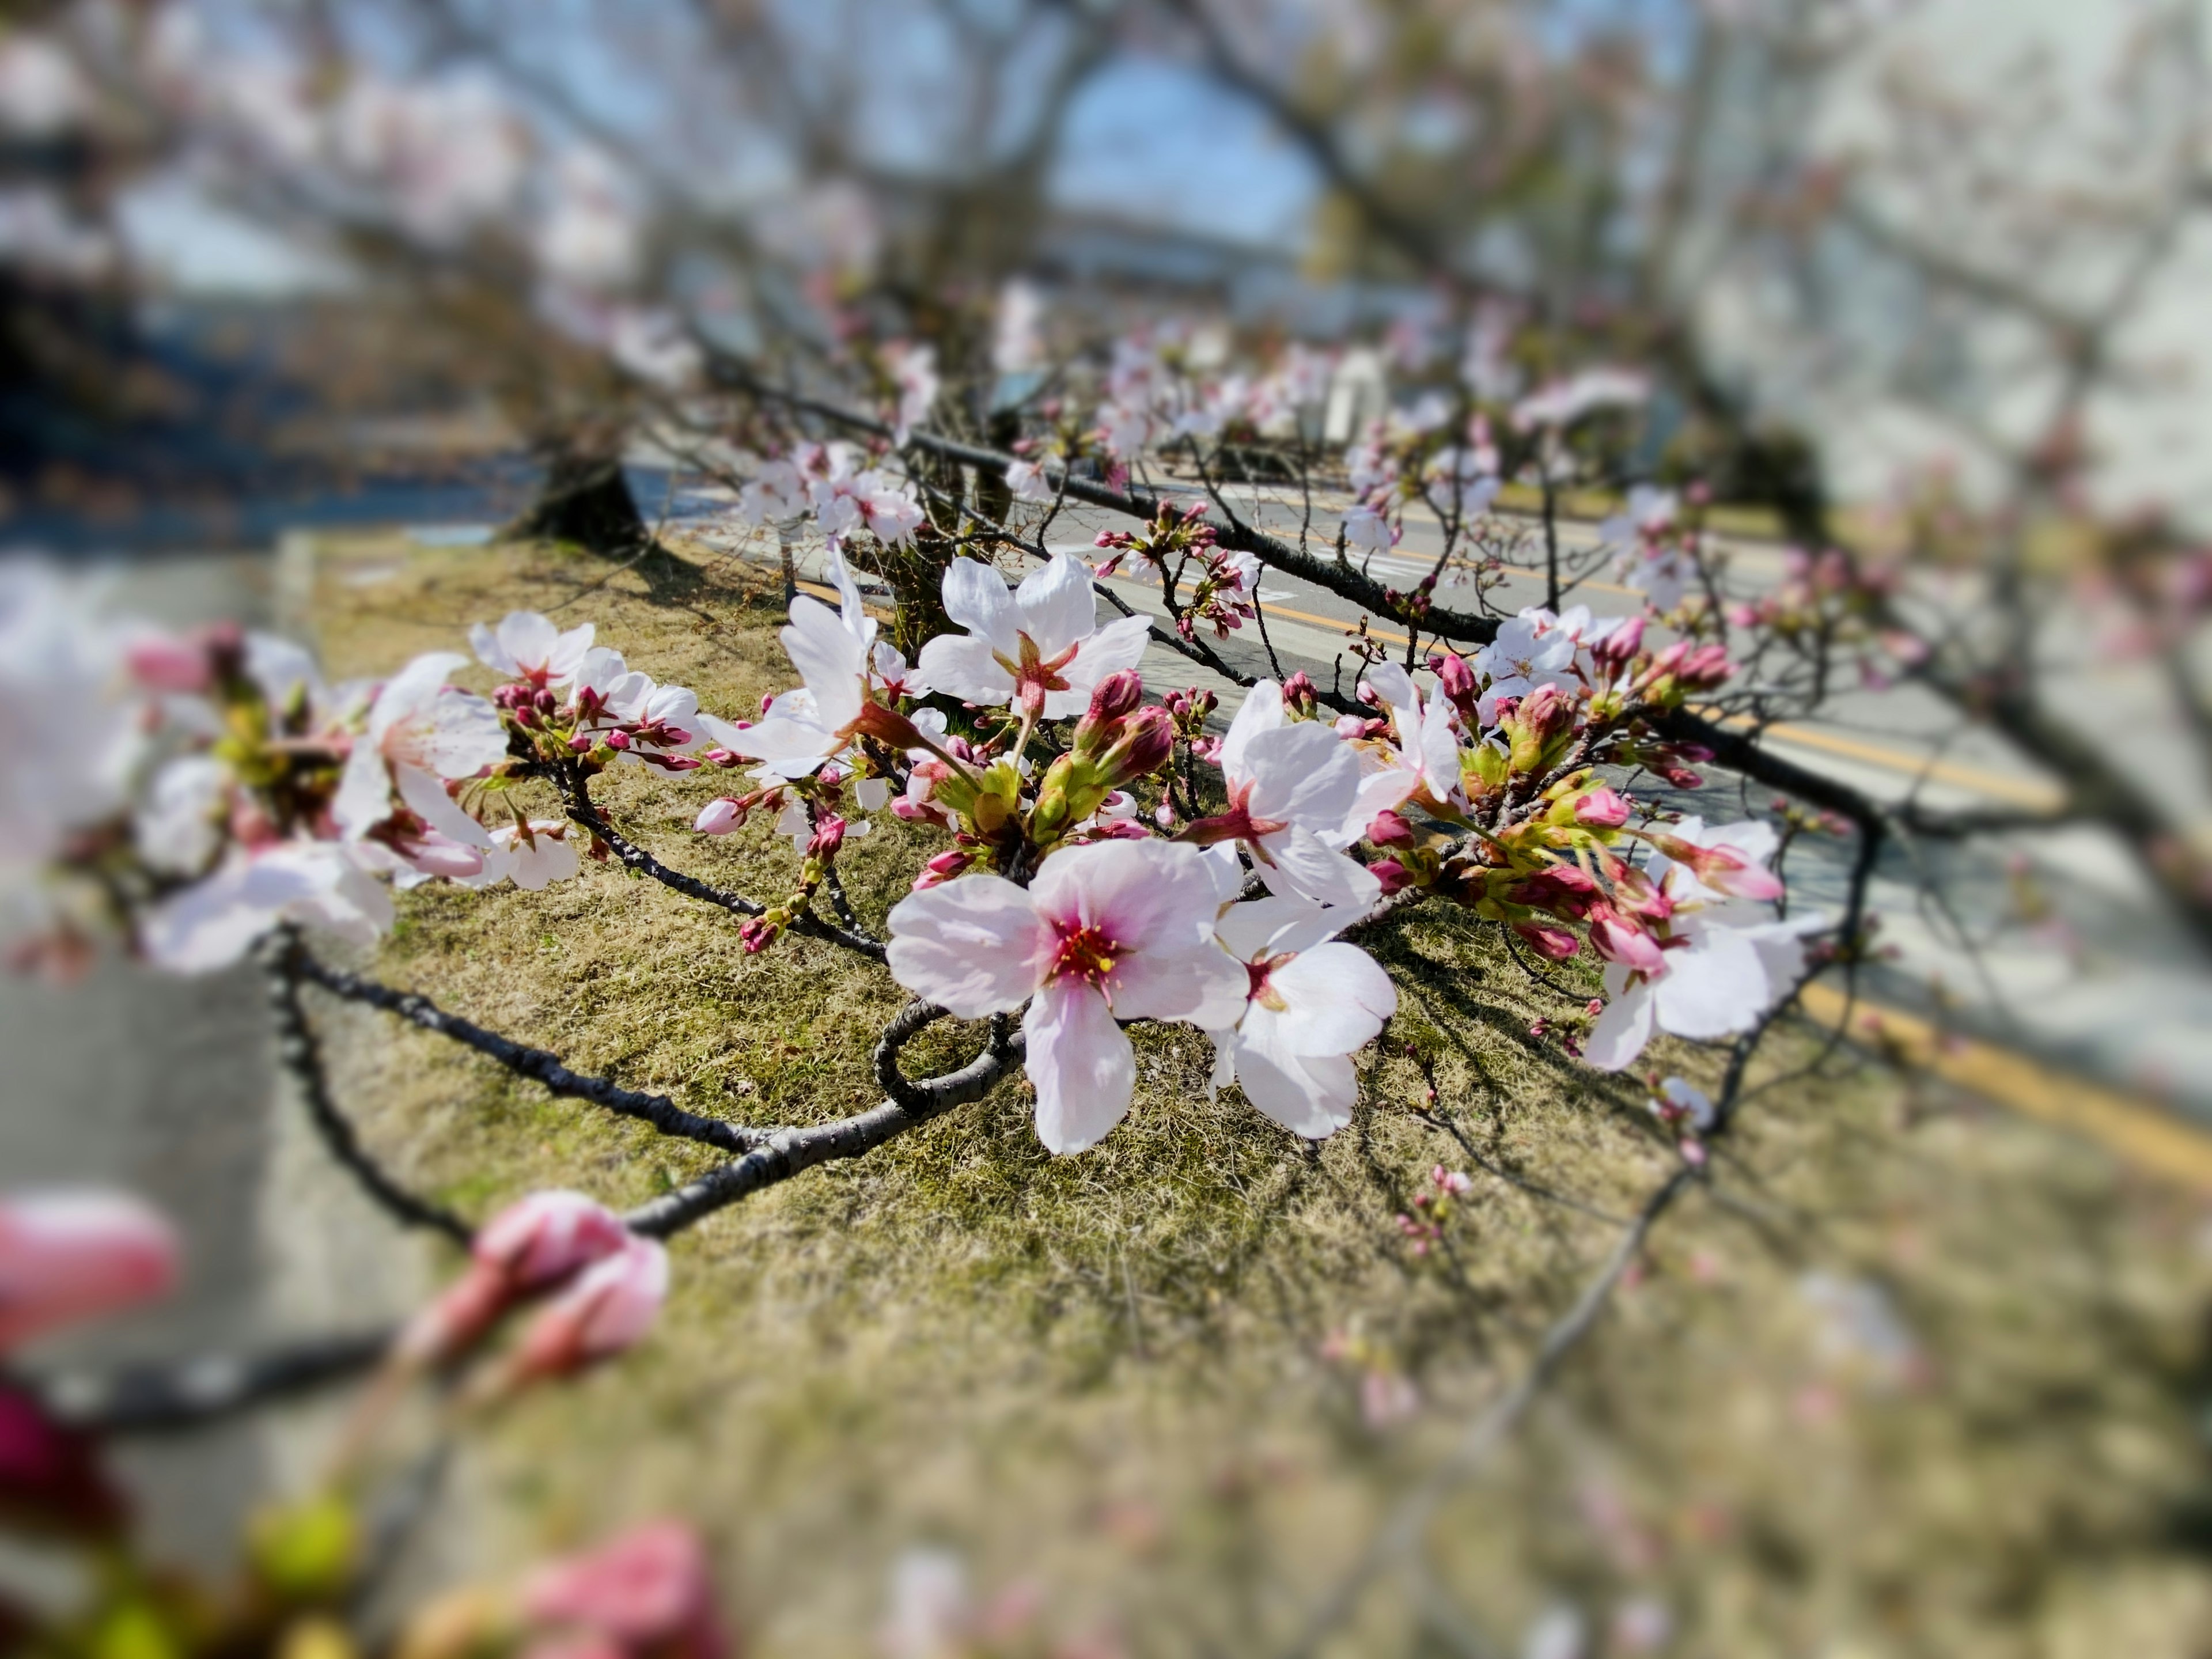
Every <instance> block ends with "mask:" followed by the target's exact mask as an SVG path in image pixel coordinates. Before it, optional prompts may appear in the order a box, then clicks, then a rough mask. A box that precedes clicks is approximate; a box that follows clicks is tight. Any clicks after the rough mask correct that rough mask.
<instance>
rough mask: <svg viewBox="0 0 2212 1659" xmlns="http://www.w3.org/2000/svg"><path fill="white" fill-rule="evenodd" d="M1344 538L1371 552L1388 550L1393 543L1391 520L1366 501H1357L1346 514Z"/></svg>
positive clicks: (1349, 542) (1351, 543)
mask: <svg viewBox="0 0 2212 1659" xmlns="http://www.w3.org/2000/svg"><path fill="white" fill-rule="evenodd" d="M1344 539H1345V541H1346V544H1349V545H1351V546H1352V547H1364V548H1365V549H1366V550H1368V551H1369V552H1370V553H1382V552H1387V551H1388V550H1389V547H1390V544H1391V535H1390V521H1389V520H1388V519H1386V518H1384V517H1383V514H1382V513H1381V512H1380V511H1379V510H1378V509H1376V508H1375V507H1370V506H1369V505H1368V504H1367V503H1366V502H1364V501H1359V502H1356V503H1355V504H1354V505H1353V506H1352V508H1351V509H1350V510H1349V511H1348V512H1346V513H1345V515H1344Z"/></svg>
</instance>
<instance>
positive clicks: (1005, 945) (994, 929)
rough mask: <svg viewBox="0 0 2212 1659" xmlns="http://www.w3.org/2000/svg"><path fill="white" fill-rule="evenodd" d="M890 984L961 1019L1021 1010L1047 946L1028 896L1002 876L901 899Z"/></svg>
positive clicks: (894, 916)
mask: <svg viewBox="0 0 2212 1659" xmlns="http://www.w3.org/2000/svg"><path fill="white" fill-rule="evenodd" d="M890 927H891V943H890V970H891V977H892V978H893V979H895V980H896V981H898V982H899V983H900V984H901V985H903V986H904V987H906V988H907V989H908V990H909V991H911V992H913V993H914V994H915V995H916V996H921V997H927V998H928V999H929V1000H931V1001H932V1002H935V1003H939V1004H941V1005H942V1006H945V1007H947V1008H949V1009H951V1011H952V1012H954V1013H956V1014H957V1015H958V1016H960V1018H963V1019H975V1018H979V1017H981V1016H982V1015H984V1014H995V1013H1004V1012H1007V1011H1009V1010H1011V1009H1014V1008H1018V1007H1019V1006H1021V1005H1022V1003H1023V1001H1024V1000H1025V999H1026V998H1027V997H1028V996H1029V994H1030V992H1032V991H1034V990H1035V989H1036V984H1037V980H1038V977H1039V975H1040V972H1041V969H1042V954H1043V952H1044V951H1045V950H1046V949H1047V948H1048V938H1047V935H1046V933H1045V930H1044V929H1043V928H1042V927H1040V926H1039V924H1038V921H1037V913H1036V905H1035V903H1034V902H1032V900H1031V898H1030V895H1029V894H1028V893H1026V892H1024V890H1022V889H1020V888H1018V887H1017V886H1015V885H1014V884H1013V883H1012V882H1010V881H1008V880H1006V878H1004V877H1002V876H991V875H978V876H963V877H962V878H960V879H959V880H957V881H949V882H946V883H945V884H943V885H942V886H939V887H932V888H929V889H927V890H925V891H923V892H920V893H915V894H911V895H909V896H907V897H905V898H902V899H901V900H900V901H899V902H898V903H897V904H896V906H894V907H893V908H892V910H891V914H890Z"/></svg>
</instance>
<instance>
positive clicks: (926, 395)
mask: <svg viewBox="0 0 2212 1659" xmlns="http://www.w3.org/2000/svg"><path fill="white" fill-rule="evenodd" d="M884 368H886V369H888V370H889V371H890V377H891V381H892V384H894V385H895V386H897V387H898V394H899V401H898V416H897V419H896V422H894V428H895V429H894V431H893V433H892V441H894V442H896V443H900V444H903V443H904V442H905V441H907V437H908V435H909V434H910V433H911V432H912V431H913V430H914V428H915V427H917V426H920V425H921V423H922V422H924V421H926V420H927V419H928V418H929V411H930V410H931V408H932V407H933V405H934V404H936V402H937V394H938V392H939V388H940V386H941V382H940V381H939V379H938V375H937V348H936V347H935V346H933V345H915V344H913V343H909V342H907V341H903V340H896V341H893V342H892V343H890V344H889V345H887V346H885V347H884Z"/></svg>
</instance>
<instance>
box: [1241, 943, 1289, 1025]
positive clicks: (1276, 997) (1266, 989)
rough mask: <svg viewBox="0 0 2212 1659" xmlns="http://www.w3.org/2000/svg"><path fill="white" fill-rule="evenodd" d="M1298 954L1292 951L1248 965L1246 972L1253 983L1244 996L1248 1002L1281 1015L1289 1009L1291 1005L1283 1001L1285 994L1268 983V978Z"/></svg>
mask: <svg viewBox="0 0 2212 1659" xmlns="http://www.w3.org/2000/svg"><path fill="white" fill-rule="evenodd" d="M1296 954H1297V953H1296V952H1295V951H1292V952H1290V953H1288V954H1286V955H1284V956H1279V957H1261V958H1260V959H1259V960H1258V961H1257V962H1248V963H1245V964H1244V972H1245V974H1246V975H1247V976H1248V977H1249V979H1250V981H1251V984H1250V987H1249V989H1247V990H1246V992H1245V998H1246V1000H1249V1001H1252V1002H1256V1003H1258V1004H1259V1005H1260V1006H1261V1007H1262V1008H1271V1009H1273V1011H1274V1012H1277V1013H1281V1012H1284V1011H1285V1009H1287V1008H1289V1006H1291V1005H1290V1004H1289V1003H1287V1002H1285V1001H1284V1000H1283V994H1282V993H1281V992H1280V991H1278V990H1277V989H1276V988H1275V987H1273V985H1271V984H1270V983H1268V976H1269V975H1272V974H1273V972H1274V971H1275V969H1278V968H1279V967H1281V966H1282V965H1283V964H1284V963H1286V962H1288V961H1290V960H1291V956H1294V955H1296Z"/></svg>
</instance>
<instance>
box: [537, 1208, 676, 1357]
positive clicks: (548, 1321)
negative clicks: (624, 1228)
mask: <svg viewBox="0 0 2212 1659" xmlns="http://www.w3.org/2000/svg"><path fill="white" fill-rule="evenodd" d="M667 1298H668V1252H667V1251H666V1250H665V1249H662V1248H661V1247H660V1245H659V1243H655V1242H654V1241H653V1240H652V1239H649V1238H635V1237H633V1238H631V1239H630V1240H629V1242H628V1243H625V1244H624V1245H623V1248H622V1249H620V1250H619V1251H617V1253H616V1254H614V1255H608V1256H602V1257H601V1258H600V1259H599V1261H594V1262H593V1263H592V1265H591V1266H590V1267H586V1268H585V1269H584V1271H583V1272H582V1273H579V1274H577V1275H576V1278H575V1279H574V1282H573V1283H571V1284H570V1285H568V1288H567V1289H565V1290H563V1291H561V1293H560V1294H559V1295H557V1296H556V1297H554V1298H553V1300H552V1301H550V1302H549V1303H547V1304H545V1306H544V1308H542V1309H541V1310H539V1311H538V1316H537V1317H535V1318H534V1319H532V1321H531V1322H530V1325H529V1327H528V1328H527V1329H526V1330H525V1331H524V1332H523V1334H522V1340H521V1341H520V1345H519V1346H517V1349H516V1352H515V1358H514V1365H513V1374H512V1378H511V1380H512V1381H513V1383H527V1382H531V1381H534V1380H536V1379H538V1378H540V1377H554V1376H571V1375H573V1374H574V1373H575V1372H577V1371H580V1370H583V1369H584V1368H585V1367H586V1365H589V1364H592V1363H593V1362H594V1361H597V1360H601V1359H607V1358H612V1357H613V1356H614V1355H616V1354H618V1353H620V1352H623V1350H624V1349H626V1348H628V1347H630V1346H633V1345H634V1344H635V1343H636V1342H637V1340H639V1339H640V1338H641V1337H642V1336H644V1335H645V1334H646V1333H647V1331H649V1330H651V1329H652V1328H653V1320H654V1319H655V1318H656V1317H658V1316H659V1312H660V1304H662V1303H663V1302H665V1301H666V1300H667Z"/></svg>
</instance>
